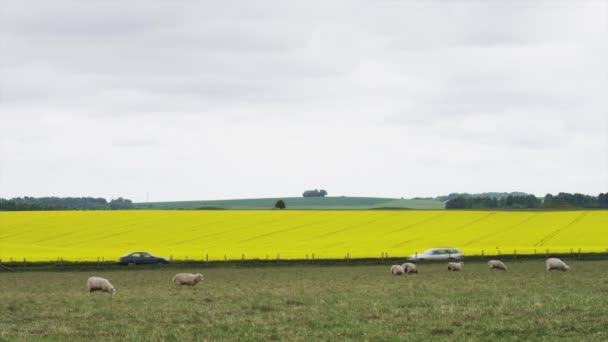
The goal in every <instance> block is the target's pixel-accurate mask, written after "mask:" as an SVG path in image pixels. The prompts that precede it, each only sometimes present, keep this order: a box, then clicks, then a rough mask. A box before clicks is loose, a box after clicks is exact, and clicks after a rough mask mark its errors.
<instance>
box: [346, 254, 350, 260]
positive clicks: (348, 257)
mask: <svg viewBox="0 0 608 342" xmlns="http://www.w3.org/2000/svg"><path fill="white" fill-rule="evenodd" d="M346 262H350V252H349V253H346Z"/></svg>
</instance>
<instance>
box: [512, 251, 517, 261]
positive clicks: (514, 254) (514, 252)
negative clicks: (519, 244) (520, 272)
mask: <svg viewBox="0 0 608 342" xmlns="http://www.w3.org/2000/svg"><path fill="white" fill-rule="evenodd" d="M513 257H514V258H515V259H517V249H516V250H513Z"/></svg>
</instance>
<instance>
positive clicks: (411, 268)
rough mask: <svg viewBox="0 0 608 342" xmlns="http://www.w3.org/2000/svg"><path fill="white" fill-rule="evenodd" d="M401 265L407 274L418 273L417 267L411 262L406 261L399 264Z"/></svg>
mask: <svg viewBox="0 0 608 342" xmlns="http://www.w3.org/2000/svg"><path fill="white" fill-rule="evenodd" d="M401 267H402V268H403V271H404V272H405V273H407V274H410V273H418V268H417V267H416V265H414V264H412V263H411V262H406V263H405V264H403V265H401Z"/></svg>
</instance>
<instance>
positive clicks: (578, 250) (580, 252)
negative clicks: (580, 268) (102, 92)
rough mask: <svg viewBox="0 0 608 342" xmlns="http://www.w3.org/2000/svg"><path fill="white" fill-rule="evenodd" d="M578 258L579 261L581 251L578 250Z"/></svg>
mask: <svg viewBox="0 0 608 342" xmlns="http://www.w3.org/2000/svg"><path fill="white" fill-rule="evenodd" d="M578 258H579V259H580V258H581V249H580V248H579V249H578Z"/></svg>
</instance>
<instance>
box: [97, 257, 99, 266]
mask: <svg viewBox="0 0 608 342" xmlns="http://www.w3.org/2000/svg"><path fill="white" fill-rule="evenodd" d="M97 267H99V257H97Z"/></svg>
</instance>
